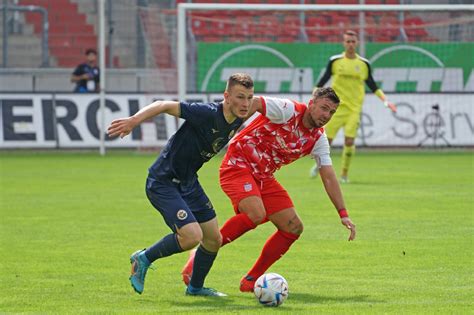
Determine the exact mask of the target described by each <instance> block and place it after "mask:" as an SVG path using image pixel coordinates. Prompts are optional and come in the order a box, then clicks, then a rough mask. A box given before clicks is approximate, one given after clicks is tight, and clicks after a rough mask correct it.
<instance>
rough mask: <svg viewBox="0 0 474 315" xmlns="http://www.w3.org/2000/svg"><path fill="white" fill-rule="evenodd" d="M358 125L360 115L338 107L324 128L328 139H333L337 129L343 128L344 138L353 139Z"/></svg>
mask: <svg viewBox="0 0 474 315" xmlns="http://www.w3.org/2000/svg"><path fill="white" fill-rule="evenodd" d="M359 123H360V113H359V112H357V111H352V110H349V109H347V107H342V106H341V107H340V108H338V109H337V111H336V113H335V114H334V116H332V118H331V120H330V121H329V122H328V123H327V124H326V125H325V126H324V129H325V130H326V135H327V136H328V139H334V138H335V137H336V135H337V132H338V131H339V129H341V128H344V136H345V137H349V138H355V137H356V136H357V129H358V128H359Z"/></svg>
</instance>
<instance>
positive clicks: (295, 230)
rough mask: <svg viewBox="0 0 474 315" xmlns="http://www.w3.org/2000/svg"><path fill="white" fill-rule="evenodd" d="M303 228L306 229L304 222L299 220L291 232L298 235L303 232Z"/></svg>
mask: <svg viewBox="0 0 474 315" xmlns="http://www.w3.org/2000/svg"><path fill="white" fill-rule="evenodd" d="M303 230H304V226H303V222H299V223H298V224H296V225H295V226H294V227H293V228H292V231H291V233H293V234H296V235H301V234H303Z"/></svg>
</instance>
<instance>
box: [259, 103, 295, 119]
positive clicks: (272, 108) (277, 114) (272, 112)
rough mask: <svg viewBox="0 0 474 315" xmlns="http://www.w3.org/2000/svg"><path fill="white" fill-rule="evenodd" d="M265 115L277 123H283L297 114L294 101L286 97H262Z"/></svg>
mask: <svg viewBox="0 0 474 315" xmlns="http://www.w3.org/2000/svg"><path fill="white" fill-rule="evenodd" d="M262 100H263V104H264V115H265V116H266V117H267V118H268V119H270V121H271V122H273V123H276V124H283V123H285V122H287V121H288V120H290V118H291V117H293V115H294V114H295V104H294V103H293V101H290V100H289V99H284V98H275V97H262Z"/></svg>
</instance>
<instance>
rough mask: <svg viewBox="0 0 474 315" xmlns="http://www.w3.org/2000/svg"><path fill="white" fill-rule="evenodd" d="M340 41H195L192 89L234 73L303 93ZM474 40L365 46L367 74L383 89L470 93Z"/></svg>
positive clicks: (260, 86)
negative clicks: (195, 70)
mask: <svg viewBox="0 0 474 315" xmlns="http://www.w3.org/2000/svg"><path fill="white" fill-rule="evenodd" d="M342 52H343V47H342V45H341V44H305V43H292V44H281V43H274V44H273V43H258V44H257V43H240V44H239V43H199V44H198V58H197V69H198V70H197V80H196V84H197V86H196V91H198V92H212V93H220V92H222V91H223V89H224V87H225V82H226V80H227V78H228V77H229V75H230V74H232V73H234V72H246V73H248V74H250V75H251V76H252V77H253V78H254V81H255V91H256V92H274V93H307V92H309V91H311V90H312V87H313V86H314V85H315V83H316V82H317V81H318V79H319V77H320V76H321V75H322V73H323V72H324V70H325V68H326V65H327V62H328V60H329V58H330V57H331V56H332V55H336V54H340V53H342ZM473 56H474V43H443V44H436V43H423V44H411V43H410V44H407V43H403V44H402V43H401V44H375V43H373V44H371V43H369V44H367V45H366V56H365V57H366V58H367V59H368V60H369V61H370V63H371V65H372V71H373V72H372V74H373V76H374V79H375V80H376V81H377V83H378V84H379V86H380V87H381V88H382V89H383V90H384V91H385V92H473V91H474V74H473V68H474V57H473Z"/></svg>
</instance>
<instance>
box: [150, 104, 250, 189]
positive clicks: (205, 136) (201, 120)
mask: <svg viewBox="0 0 474 315" xmlns="http://www.w3.org/2000/svg"><path fill="white" fill-rule="evenodd" d="M180 107H181V118H183V119H185V120H186V121H185V122H184V124H183V125H182V126H181V127H180V128H179V129H178V131H177V132H176V133H175V134H174V135H173V136H172V137H171V139H170V140H169V141H168V143H167V145H166V147H165V149H164V150H163V151H162V152H161V154H160V156H159V157H158V159H157V160H156V161H155V163H153V165H152V166H151V167H150V168H149V171H150V175H151V176H154V177H168V178H174V179H177V180H179V181H180V182H183V183H186V182H193V181H194V179H195V178H196V177H197V174H196V173H197V171H198V170H199V169H200V168H201V166H202V165H203V164H204V163H205V162H207V161H209V160H210V159H211V158H212V157H213V156H214V155H216V154H217V153H218V152H219V151H220V150H221V149H222V148H223V147H224V146H225V145H226V144H227V143H228V142H229V140H230V139H231V138H232V136H233V135H234V134H235V133H236V132H237V130H238V128H239V127H240V126H241V125H242V123H243V120H242V119H240V118H237V119H235V120H234V121H233V122H232V123H231V124H229V123H227V121H226V120H225V118H224V112H223V104H222V103H185V102H181V103H180Z"/></svg>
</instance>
